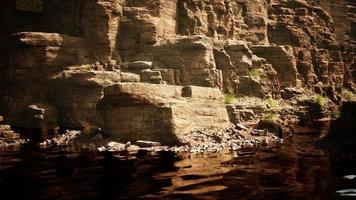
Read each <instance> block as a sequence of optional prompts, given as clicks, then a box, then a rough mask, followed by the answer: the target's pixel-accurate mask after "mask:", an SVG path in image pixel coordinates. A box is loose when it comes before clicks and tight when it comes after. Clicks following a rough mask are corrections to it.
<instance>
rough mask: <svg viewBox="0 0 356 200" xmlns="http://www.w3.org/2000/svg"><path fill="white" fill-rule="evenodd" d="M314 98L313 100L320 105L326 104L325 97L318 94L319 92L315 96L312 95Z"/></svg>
mask: <svg viewBox="0 0 356 200" xmlns="http://www.w3.org/2000/svg"><path fill="white" fill-rule="evenodd" d="M314 100H315V102H316V103H317V104H319V105H320V106H324V105H325V104H326V101H327V100H326V98H325V97H323V96H322V95H320V94H316V95H315V96H314Z"/></svg>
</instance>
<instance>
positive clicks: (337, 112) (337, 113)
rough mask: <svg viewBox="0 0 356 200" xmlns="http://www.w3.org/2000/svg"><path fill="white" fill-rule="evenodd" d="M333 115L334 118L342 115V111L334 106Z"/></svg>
mask: <svg viewBox="0 0 356 200" xmlns="http://www.w3.org/2000/svg"><path fill="white" fill-rule="evenodd" d="M331 117H332V118H333V119H336V118H339V117H340V111H339V110H338V109H336V108H333V109H332V110H331Z"/></svg>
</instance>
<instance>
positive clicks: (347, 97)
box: [342, 89, 356, 101]
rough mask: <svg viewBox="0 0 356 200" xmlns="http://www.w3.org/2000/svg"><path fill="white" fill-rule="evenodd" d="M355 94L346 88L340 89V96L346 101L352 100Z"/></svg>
mask: <svg viewBox="0 0 356 200" xmlns="http://www.w3.org/2000/svg"><path fill="white" fill-rule="evenodd" d="M355 96H356V95H355V94H354V93H353V92H351V91H350V90H348V89H343V90H342V97H343V99H344V100H346V101H353V100H355Z"/></svg>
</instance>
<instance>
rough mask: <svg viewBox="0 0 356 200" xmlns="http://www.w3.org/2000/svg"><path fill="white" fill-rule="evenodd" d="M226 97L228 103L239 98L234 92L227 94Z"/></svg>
mask: <svg viewBox="0 0 356 200" xmlns="http://www.w3.org/2000/svg"><path fill="white" fill-rule="evenodd" d="M224 97H225V103H226V104H233V103H235V102H236V100H237V99H236V97H235V96H234V95H233V94H225V95H224Z"/></svg>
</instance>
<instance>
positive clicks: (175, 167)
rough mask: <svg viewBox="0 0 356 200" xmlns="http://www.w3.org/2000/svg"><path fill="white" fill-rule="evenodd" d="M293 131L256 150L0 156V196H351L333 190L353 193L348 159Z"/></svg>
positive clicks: (352, 161) (56, 151) (355, 166)
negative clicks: (274, 144) (276, 144)
mask: <svg viewBox="0 0 356 200" xmlns="http://www.w3.org/2000/svg"><path fill="white" fill-rule="evenodd" d="M300 130H301V133H299V134H297V135H295V136H294V137H292V138H290V139H288V140H287V141H286V143H285V144H284V145H283V146H282V147H280V148H270V149H264V150H259V151H257V152H255V153H253V152H244V153H239V154H237V153H235V154H232V153H227V154H206V155H192V154H179V155H177V154H174V153H170V152H162V153H158V154H152V153H148V152H139V153H138V154H136V155H128V154H125V153H114V154H112V153H97V152H75V153H73V151H72V150H71V149H69V148H68V147H54V148H50V149H33V148H25V149H23V150H19V151H11V152H10V151H8V152H1V153H0V192H1V193H0V195H1V196H0V199H157V198H159V199H341V198H345V199H352V198H355V197H347V196H341V195H343V193H341V192H340V191H345V190H344V189H356V179H347V178H344V176H346V175H355V174H356V158H355V157H356V156H355V154H354V153H350V152H351V151H349V150H348V151H335V149H331V150H323V149H321V148H319V147H317V146H315V145H314V144H313V141H316V140H318V138H320V133H321V132H322V131H320V130H316V131H311V130H309V129H307V130H302V129H300ZM352 152H355V151H352ZM347 177H349V178H350V177H353V176H347ZM337 191H338V192H337ZM346 191H348V190H346Z"/></svg>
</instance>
